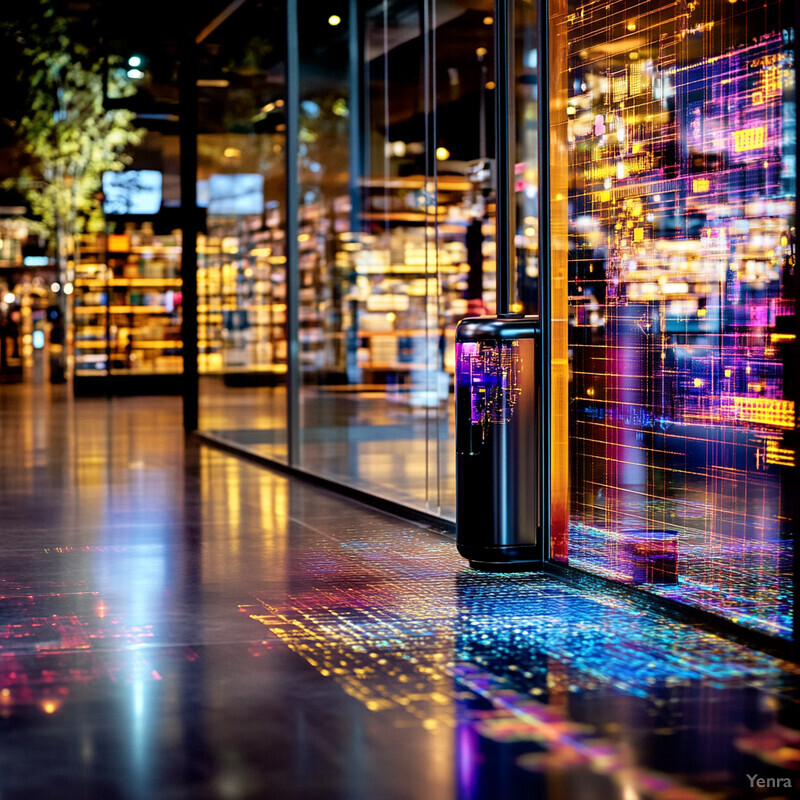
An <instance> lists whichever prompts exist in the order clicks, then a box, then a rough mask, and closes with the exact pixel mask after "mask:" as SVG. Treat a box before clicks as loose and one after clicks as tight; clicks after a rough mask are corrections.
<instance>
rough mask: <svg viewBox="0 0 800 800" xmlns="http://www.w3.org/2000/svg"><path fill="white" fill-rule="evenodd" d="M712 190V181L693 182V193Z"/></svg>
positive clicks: (699, 180)
mask: <svg viewBox="0 0 800 800" xmlns="http://www.w3.org/2000/svg"><path fill="white" fill-rule="evenodd" d="M710 188H711V181H709V180H708V178H695V179H694V180H693V181H692V191H693V192H694V193H695V194H700V193H701V192H707V191H708V190H709V189H710Z"/></svg>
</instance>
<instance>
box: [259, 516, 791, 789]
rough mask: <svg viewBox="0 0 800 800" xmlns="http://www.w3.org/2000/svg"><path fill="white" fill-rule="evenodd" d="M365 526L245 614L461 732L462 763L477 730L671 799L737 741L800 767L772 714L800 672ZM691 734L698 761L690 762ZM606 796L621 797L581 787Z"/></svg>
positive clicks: (358, 692) (552, 761)
mask: <svg viewBox="0 0 800 800" xmlns="http://www.w3.org/2000/svg"><path fill="white" fill-rule="evenodd" d="M355 537H356V538H353V534H352V533H349V532H348V531H341V532H340V533H339V534H338V535H337V534H333V535H330V536H326V537H325V538H321V539H320V540H319V542H318V547H317V549H316V551H313V552H312V551H305V552H304V553H303V554H302V555H300V556H299V557H298V559H297V561H296V563H294V564H293V567H292V572H293V573H296V574H297V575H298V576H302V580H301V581H298V582H297V583H295V584H294V585H295V586H296V587H298V588H296V589H295V590H293V589H292V584H293V582H292V580H291V579H290V580H289V583H288V589H287V585H282V586H279V587H278V586H272V587H271V586H270V585H269V584H266V585H265V587H264V588H262V589H260V590H259V591H257V592H256V593H254V598H255V602H253V603H251V604H250V605H247V606H243V610H245V611H247V613H249V614H250V616H251V618H252V619H254V620H256V621H258V622H260V623H262V624H263V625H265V626H266V627H267V628H268V629H269V632H270V634H271V635H272V636H275V637H277V638H278V639H280V640H281V641H283V642H284V643H285V644H286V645H288V647H289V648H291V649H292V650H293V651H294V652H296V653H297V654H299V655H300V656H302V657H303V658H304V659H305V661H306V662H307V663H308V664H310V665H311V666H313V667H314V668H315V669H316V670H317V671H318V672H319V673H320V674H321V675H323V676H325V677H328V678H330V679H331V680H335V681H336V682H337V683H339V684H340V685H341V687H342V688H343V689H344V691H345V692H347V693H348V694H349V695H350V696H352V697H354V698H356V699H357V700H358V701H360V702H361V703H363V704H364V705H365V706H366V707H367V708H368V709H370V710H372V711H374V712H376V713H380V714H388V715H391V716H392V717H393V720H394V722H395V723H396V724H397V725H401V726H408V725H420V726H422V727H423V728H425V729H426V730H428V731H430V732H431V734H432V735H449V734H448V731H451V730H452V729H456V731H461V732H465V731H466V733H464V737H463V739H464V742H463V743H461V744H459V745H458V753H457V757H458V758H459V759H461V760H462V761H464V760H466V762H468V763H466V764H463V765H462V766H464V767H465V773H470V769H467V767H469V764H470V763H472V764H473V767H474V763H473V762H476V761H480V756H479V754H476V753H470V752H468V751H469V748H470V747H472V745H468V744H467V743H468V742H469V741H472V740H471V739H470V736H469V735H468V732H469V731H472V732H473V733H475V734H477V735H479V738H482V739H490V740H492V741H495V742H498V743H501V744H503V743H505V744H511V743H513V744H514V745H515V746H519V745H520V743H524V744H526V745H527V748H525V747H523V752H522V753H521V755H520V758H519V760H518V764H519V766H520V767H522V768H524V769H525V770H531V771H534V772H545V773H558V772H561V771H563V770H566V769H568V770H579V769H583V770H586V771H587V773H590V774H592V775H599V776H602V777H604V778H605V779H607V780H610V781H612V782H613V783H614V784H617V785H622V783H624V784H625V785H629V786H630V787H631V790H632V791H633V790H635V792H636V793H637V794H636V796H648V797H654V798H663V800H667V799H668V798H675V797H681V798H686V799H687V800H704V799H705V798H711V797H724V796H726V795H725V787H726V785H727V784H728V783H730V782H732V781H733V780H734V779H738V778H734V777H733V776H734V772H735V770H736V769H738V767H739V762H738V761H737V760H736V759H738V758H739V757H740V756H741V754H743V753H747V754H748V757H749V758H751V759H754V761H752V762H747V764H751V763H754V764H756V765H758V764H760V765H761V768H762V769H766V765H770V768H771V769H773V770H775V769H776V768H780V769H783V770H790V769H794V768H795V767H796V766H797V765H794V764H793V762H792V761H791V760H790V759H787V758H785V756H786V754H787V752H788V750H787V747H789V746H790V745H791V742H792V741H793V739H792V737H793V736H796V735H800V734H797V733H796V732H794V731H792V730H791V729H788V728H785V727H783V726H782V725H781V724H779V720H778V714H779V711H780V710H781V708H782V707H784V706H787V705H788V706H791V705H792V704H793V703H796V697H795V691H796V688H797V685H798V679H799V678H800V668H797V667H795V666H792V665H789V664H787V663H785V662H782V661H780V660H777V659H775V658H772V657H769V656H766V655H763V654H759V653H756V652H754V651H752V650H749V649H748V648H745V647H743V646H741V645H738V644H736V643H733V642H731V641H728V640H725V639H722V638H720V637H717V636H715V635H713V634H710V633H708V632H705V631H703V630H701V629H698V628H695V627H693V626H690V625H686V624H682V623H679V622H677V621H673V620H670V619H665V618H663V617H661V616H659V615H658V614H657V613H655V612H653V611H651V610H648V609H646V608H645V607H643V606H640V605H639V604H635V603H633V602H632V601H631V600H630V599H628V598H626V597H625V596H624V595H622V594H621V593H620V591H619V590H611V591H609V592H608V593H605V594H598V593H597V592H596V591H593V590H592V589H591V588H589V587H583V586H573V585H567V584H564V583H562V582H561V581H558V580H556V579H554V578H550V577H547V576H543V575H535V574H527V575H487V574H484V573H478V572H474V571H472V570H470V569H468V568H466V567H465V565H464V564H463V563H462V562H461V561H460V559H459V557H458V555H457V554H456V553H455V552H454V550H453V547H452V543H451V542H450V541H448V540H447V539H445V538H444V537H434V536H431V535H430V534H428V533H425V532H422V531H418V530H410V531H397V530H394V531H381V530H375V531H368V532H365V531H363V529H362V530H360V531H358V532H357V533H355ZM358 537H363V540H362V539H359V538H358ZM712 708H714V709H716V711H715V712H714V714H713V715H711V716H709V714H710V713H711V712H710V709H712ZM722 709H724V712H723V711H722ZM637 719H641V720H642V721H641V722H637V721H636V720H637ZM644 720H648V721H647V722H645V721H644ZM640 725H645V726H646V727H647V729H648V730H649V729H650V728H656V729H657V734H656V739H657V745H658V746H657V747H654V748H653V749H652V750H651V749H648V748H647V747H642V746H641V743H640V742H639V738H638V737H641V736H642V731H641V728H640ZM450 735H451V734H450ZM707 740H708V741H707ZM711 740H713V741H714V742H715V744H714V745H713V746H711V745H709V744H708V742H710V741H711ZM458 741H459V742H462V736H461V735H460V734H459V735H458ZM692 742H696V744H697V747H698V748H699V750H700V752H701V753H704V752H706V749H707V754H706V756H702V755H701V756H700V757H699V758H696V755H697V753H695V752H694V748H693V747H692V746H691V743H692ZM687 743H688V744H687ZM465 748H466V751H467V752H465ZM662 751H663V752H662ZM665 752H668V753H669V754H670V759H671V760H670V762H669V768H665V766H664V758H663V755H664V753H665ZM736 753H739V754H740V755H739V756H737V755H736ZM781 754H783V755H781ZM495 758H496V755H495ZM781 758H784V760H783V761H782V762H781ZM743 763H744V762H743ZM712 765H713V769H712ZM751 771H752V770H751ZM770 774H784V773H778V772H774V771H773V772H770ZM470 780H471V779H470V778H469V776H468V775H467V776H466V777H464V781H466V782H467V783H469V782H470ZM462 791H463V796H464V797H472V796H478V794H477V793H476V792H472V791H471V790H470V789H469V786H462ZM576 792H577V790H576ZM460 796H462V795H460ZM596 796H615V795H613V794H595V795H592V794H591V791H589V793H588V794H586V793H585V791H584V792H577V793H576V794H574V795H571V797H573V798H580V797H596Z"/></svg>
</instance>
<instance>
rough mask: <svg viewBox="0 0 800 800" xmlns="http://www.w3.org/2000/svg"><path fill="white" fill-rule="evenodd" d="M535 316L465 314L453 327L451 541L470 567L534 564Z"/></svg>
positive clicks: (537, 544) (538, 559) (537, 537)
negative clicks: (453, 529)
mask: <svg viewBox="0 0 800 800" xmlns="http://www.w3.org/2000/svg"><path fill="white" fill-rule="evenodd" d="M540 336H541V329H540V325H539V318H538V316H524V315H522V314H506V315H500V316H497V317H475V318H470V319H465V320H462V321H461V323H460V324H459V326H458V329H457V331H456V544H457V546H458V552H459V553H461V555H462V556H464V558H467V559H469V562H470V565H471V566H472V567H473V568H475V569H481V570H486V571H492V572H508V571H523V570H535V569H539V568H540V567H541V564H542V552H541V533H540V525H541V523H540V518H541V512H540V509H541V503H540V498H539V495H540V490H539V483H540V481H539V474H540V455H539V451H540V447H541V433H540V414H539V402H540V401H539V386H540V380H539V376H540V360H541V359H540V344H541V340H540Z"/></svg>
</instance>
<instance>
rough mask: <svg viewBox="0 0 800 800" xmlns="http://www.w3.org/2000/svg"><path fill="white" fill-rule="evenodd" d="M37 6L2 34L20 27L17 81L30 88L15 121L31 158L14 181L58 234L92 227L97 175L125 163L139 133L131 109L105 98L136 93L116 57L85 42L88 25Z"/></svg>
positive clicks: (98, 214) (97, 208) (97, 209)
mask: <svg viewBox="0 0 800 800" xmlns="http://www.w3.org/2000/svg"><path fill="white" fill-rule="evenodd" d="M37 5H38V8H39V13H38V15H35V16H34V17H32V18H28V19H27V20H19V21H18V24H17V26H13V25H7V28H6V34H7V35H8V33H9V32H10V31H12V30H13V28H14V27H16V28H17V31H16V33H15V34H14V35H15V37H16V42H17V43H18V44H19V50H20V52H19V63H20V69H19V75H18V80H19V81H24V82H25V85H26V86H27V87H28V88H27V92H26V94H27V97H26V98H25V102H24V111H23V113H22V115H21V117H20V119H19V120H18V123H17V125H16V134H17V137H18V141H19V143H20V145H21V146H22V148H23V150H24V151H25V152H26V153H27V155H28V159H27V163H26V164H25V165H24V166H23V167H22V169H21V171H20V175H19V176H18V178H16V183H17V185H18V187H19V188H20V189H21V190H22V193H23V194H24V195H25V196H26V199H27V201H28V203H29V204H30V208H31V211H32V213H33V214H34V215H35V216H36V217H38V218H39V219H40V220H41V224H42V226H43V227H44V228H45V230H46V232H47V233H48V234H50V235H51V236H53V237H54V238H58V237H59V236H63V235H67V236H69V235H71V234H74V233H78V232H80V231H81V230H83V229H86V228H87V226H88V228H89V229H92V228H96V227H97V225H98V223H99V222H100V221H101V220H102V208H101V204H100V201H99V197H98V191H99V189H100V186H101V181H102V175H103V173H104V172H106V171H108V170H111V171H118V170H121V169H123V168H124V167H125V165H126V164H127V163H129V161H130V159H129V156H128V155H127V153H126V151H127V150H129V149H130V148H131V147H132V146H134V145H136V144H138V143H139V141H140V140H141V138H142V132H141V131H140V130H137V129H136V127H135V126H134V123H133V120H134V114H133V112H131V111H129V110H127V109H123V108H108V107H107V105H108V104H107V102H106V98H107V97H116V98H120V97H126V96H129V95H131V94H133V93H134V92H135V88H134V86H133V85H132V84H131V83H130V81H128V79H127V75H126V72H125V70H124V69H123V68H122V67H121V64H120V61H119V59H114V58H113V57H107V56H106V55H105V54H104V53H102V50H101V48H99V47H98V43H97V42H96V41H86V39H88V38H89V37H87V36H86V30H85V27H83V28H82V26H81V25H79V24H77V23H76V21H75V20H72V19H70V18H68V17H65V16H60V15H58V14H57V13H56V11H55V9H54V8H53V6H52V4H51V3H49V2H47V1H46V0H42V1H41V2H40V3H39V4H37ZM82 38H83V40H82ZM14 180H15V179H12V181H14Z"/></svg>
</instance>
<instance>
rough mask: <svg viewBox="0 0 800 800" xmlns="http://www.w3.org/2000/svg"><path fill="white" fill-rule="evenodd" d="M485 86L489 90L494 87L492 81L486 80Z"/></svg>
mask: <svg viewBox="0 0 800 800" xmlns="http://www.w3.org/2000/svg"><path fill="white" fill-rule="evenodd" d="M486 88H487V89H489V90H490V91H491V90H492V89H494V81H486Z"/></svg>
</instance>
